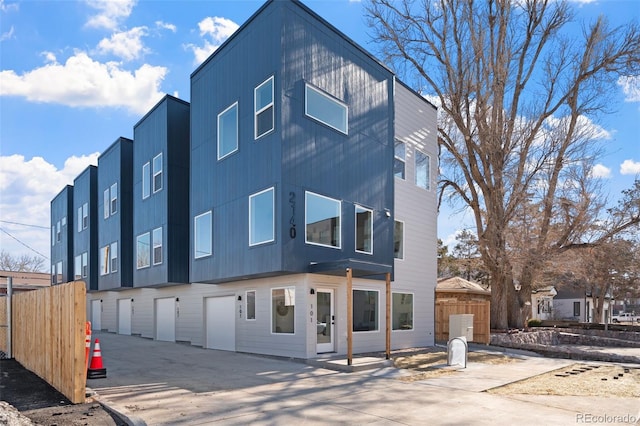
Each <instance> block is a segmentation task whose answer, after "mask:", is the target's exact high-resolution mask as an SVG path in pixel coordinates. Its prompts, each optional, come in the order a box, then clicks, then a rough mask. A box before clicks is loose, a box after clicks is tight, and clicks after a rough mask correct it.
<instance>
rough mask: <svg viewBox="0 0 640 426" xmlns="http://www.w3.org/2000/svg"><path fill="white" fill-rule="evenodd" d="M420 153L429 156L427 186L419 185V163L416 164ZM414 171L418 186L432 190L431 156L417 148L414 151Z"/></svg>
mask: <svg viewBox="0 0 640 426" xmlns="http://www.w3.org/2000/svg"><path fill="white" fill-rule="evenodd" d="M418 153H420V154H422V155H424V156H425V157H427V162H426V164H427V182H426V184H427V187H426V188H425V187H423V186H420V185H418V165H417V164H416V163H417V161H418ZM413 173H414V175H415V176H414V183H415V185H416V186H417V187H418V188H421V189H424V190H425V191H431V156H430V155H429V154H427V153H425V152H424V151H421V150H419V149H416V150H415V152H414V160H413Z"/></svg>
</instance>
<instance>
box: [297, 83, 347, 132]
mask: <svg viewBox="0 0 640 426" xmlns="http://www.w3.org/2000/svg"><path fill="white" fill-rule="evenodd" d="M304 113H305V114H306V115H307V116H308V117H311V118H313V119H315V120H318V121H319V122H321V123H323V124H326V125H327V126H329V127H331V128H334V129H336V130H338V131H339V132H342V133H344V134H345V135H346V134H347V133H348V120H349V119H348V108H347V106H346V105H345V104H344V103H342V102H340V101H339V100H337V99H335V98H334V97H332V96H330V95H328V94H326V93H324V92H321V91H320V90H318V89H316V88H313V87H311V86H309V85H308V84H307V85H305V96H304Z"/></svg>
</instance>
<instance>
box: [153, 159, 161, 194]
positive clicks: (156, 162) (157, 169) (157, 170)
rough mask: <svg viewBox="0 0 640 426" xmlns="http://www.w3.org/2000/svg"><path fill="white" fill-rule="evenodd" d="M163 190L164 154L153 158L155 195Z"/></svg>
mask: <svg viewBox="0 0 640 426" xmlns="http://www.w3.org/2000/svg"><path fill="white" fill-rule="evenodd" d="M161 189H162V153H160V154H158V155H156V156H155V157H153V193H154V194H155V193H156V192H158V191H160V190H161Z"/></svg>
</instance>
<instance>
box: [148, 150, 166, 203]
mask: <svg viewBox="0 0 640 426" xmlns="http://www.w3.org/2000/svg"><path fill="white" fill-rule="evenodd" d="M158 157H160V170H159V171H157V172H156V170H155V168H154V166H155V163H156V158H158ZM151 163H152V166H151V170H152V171H151V192H152V193H153V194H155V193H156V192H160V191H162V188H163V187H164V182H163V179H162V178H163V177H164V176H161V177H160V188H156V176H157V175H163V172H164V162H163V158H162V153H160V154H158V155H156V156H155V157H153V161H152V162H151Z"/></svg>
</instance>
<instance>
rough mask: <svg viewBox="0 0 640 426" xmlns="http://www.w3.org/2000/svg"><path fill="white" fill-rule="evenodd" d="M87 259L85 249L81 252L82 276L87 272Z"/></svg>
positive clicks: (85, 275) (84, 276)
mask: <svg viewBox="0 0 640 426" xmlns="http://www.w3.org/2000/svg"><path fill="white" fill-rule="evenodd" d="M88 261H89V255H88V253H87V252H86V251H85V252H84V253H82V277H83V278H86V277H87V275H88V273H89V266H88V265H89V263H88Z"/></svg>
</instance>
